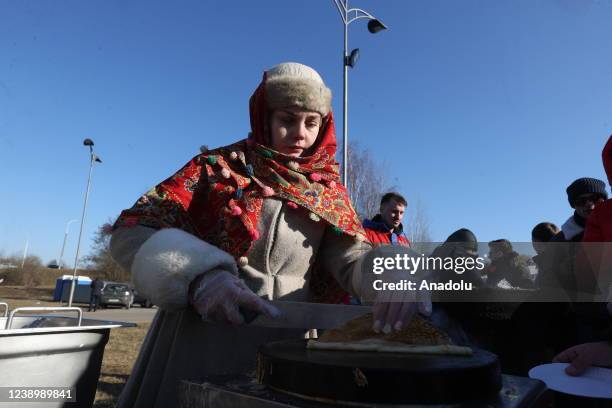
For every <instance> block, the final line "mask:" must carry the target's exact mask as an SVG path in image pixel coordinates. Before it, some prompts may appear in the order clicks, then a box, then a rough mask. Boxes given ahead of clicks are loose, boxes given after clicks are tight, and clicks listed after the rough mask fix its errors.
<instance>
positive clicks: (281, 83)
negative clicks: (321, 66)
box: [266, 62, 332, 116]
mask: <svg viewBox="0 0 612 408" xmlns="http://www.w3.org/2000/svg"><path fill="white" fill-rule="evenodd" d="M266 78H267V79H266V97H267V101H268V108H270V109H272V110H273V109H279V108H288V107H291V106H297V107H299V108H303V109H306V110H309V111H313V112H319V113H320V114H321V115H322V116H325V115H327V114H328V113H329V112H330V111H331V98H332V94H331V90H330V89H329V88H328V87H327V86H325V83H324V82H323V79H321V76H320V75H319V74H318V73H317V71H315V70H314V69H312V68H310V67H309V66H306V65H303V64H299V63H297V62H284V63H282V64H278V65H277V66H275V67H273V68H270V69H269V70H268V71H267V73H266Z"/></svg>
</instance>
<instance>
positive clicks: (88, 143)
mask: <svg viewBox="0 0 612 408" xmlns="http://www.w3.org/2000/svg"><path fill="white" fill-rule="evenodd" d="M83 145H84V146H93V145H94V142H93V140H91V139H85V140H83Z"/></svg>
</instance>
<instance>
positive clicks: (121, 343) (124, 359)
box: [93, 323, 151, 408]
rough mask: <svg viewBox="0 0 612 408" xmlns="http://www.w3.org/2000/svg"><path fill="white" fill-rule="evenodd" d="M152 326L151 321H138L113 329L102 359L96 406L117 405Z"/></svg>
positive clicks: (95, 407)
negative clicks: (135, 324) (135, 323)
mask: <svg viewBox="0 0 612 408" xmlns="http://www.w3.org/2000/svg"><path fill="white" fill-rule="evenodd" d="M150 326H151V323H138V327H130V328H120V329H111V334H110V338H109V340H108V344H107V345H106V348H105V350H104V358H103V359H102V369H101V372H100V378H99V380H98V389H97V391H96V399H95V402H94V405H93V406H94V408H107V407H108V408H110V407H114V406H115V404H116V403H117V399H118V398H119V394H121V390H122V389H123V387H124V386H125V383H126V382H127V379H128V377H129V375H130V372H131V371H132V367H133V366H134V362H135V361H136V357H138V351H139V350H140V346H141V345H142V342H143V340H144V337H145V335H146V334H147V331H148V330H149V327H150Z"/></svg>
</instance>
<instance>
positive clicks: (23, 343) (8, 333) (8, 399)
mask: <svg viewBox="0 0 612 408" xmlns="http://www.w3.org/2000/svg"><path fill="white" fill-rule="evenodd" d="M43 311H62V312H75V313H76V314H77V317H67V316H58V315H23V316H17V314H18V313H21V312H43ZM128 326H131V327H133V326H135V324H133V323H123V322H113V321H104V320H94V319H83V317H82V311H81V309H80V308H76V307H72V308H67V307H62V308H52V307H51V308H50V307H25V308H17V309H15V310H12V311H11V312H10V314H9V315H8V316H5V317H0V407H15V406H19V407H22V408H26V407H33V408H34V407H37V408H40V407H63V406H67V407H91V405H92V404H93V401H94V398H95V394H96V387H97V384H98V377H99V375H100V367H101V365H102V356H103V354H104V346H105V345H106V343H107V341H108V336H109V333H110V329H111V328H113V327H128ZM51 387H61V388H62V389H66V390H70V389H71V390H72V391H71V393H70V395H71V398H72V401H74V398H76V403H75V402H70V403H68V402H69V401H71V400H69V399H67V396H68V393H67V392H66V393H64V398H63V399H62V398H58V399H55V400H50V399H42V398H40V394H41V393H40V392H39V393H38V394H39V398H38V399H36V401H37V402H33V400H31V399H27V398H26V399H19V400H17V399H15V396H17V395H19V396H25V395H27V392H25V393H24V391H27V390H28V389H34V388H39V389H46V388H51ZM49 394H50V393H49ZM42 401H45V402H44V403H42ZM67 403H68V404H67Z"/></svg>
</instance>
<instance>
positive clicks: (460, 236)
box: [446, 228, 478, 251]
mask: <svg viewBox="0 0 612 408" xmlns="http://www.w3.org/2000/svg"><path fill="white" fill-rule="evenodd" d="M446 242H461V243H465V244H468V245H467V247H468V248H469V249H472V250H474V251H478V240H477V239H476V235H474V233H473V232H472V231H470V230H469V229H467V228H461V229H459V230H457V231H455V232H453V233H452V234H450V235H449V236H448V238H446Z"/></svg>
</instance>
